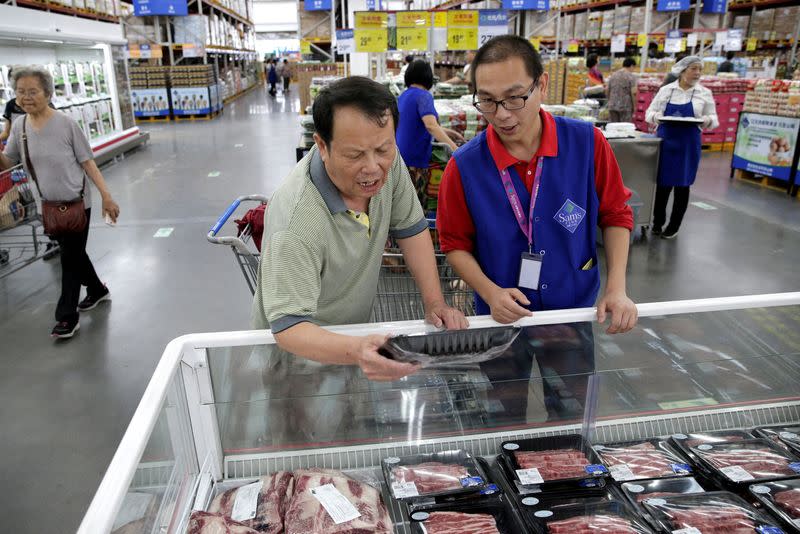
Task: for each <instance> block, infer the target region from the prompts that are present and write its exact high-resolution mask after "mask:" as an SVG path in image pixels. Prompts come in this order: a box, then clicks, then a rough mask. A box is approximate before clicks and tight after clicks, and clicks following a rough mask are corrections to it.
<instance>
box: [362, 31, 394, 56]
mask: <svg viewBox="0 0 800 534" xmlns="http://www.w3.org/2000/svg"><path fill="white" fill-rule="evenodd" d="M355 41H356V52H386V50H388V45H387V32H386V30H372V29H370V30H356V31H355Z"/></svg>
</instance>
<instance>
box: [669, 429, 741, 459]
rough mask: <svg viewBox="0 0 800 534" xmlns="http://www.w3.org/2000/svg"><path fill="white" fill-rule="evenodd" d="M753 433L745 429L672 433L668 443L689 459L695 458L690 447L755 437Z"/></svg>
mask: <svg viewBox="0 0 800 534" xmlns="http://www.w3.org/2000/svg"><path fill="white" fill-rule="evenodd" d="M755 437H756V436H755V435H754V434H753V433H752V432H748V431H747V430H713V431H711V432H694V433H692V434H673V435H672V436H670V438H669V441H670V443H671V444H672V445H673V446H674V447H675V448H676V449H677V450H678V452H680V453H682V454H683V455H684V456H686V457H687V458H689V459H690V460H691V461H693V462H694V461H695V460H697V458H696V457H695V456H694V454H692V451H691V448H692V447H697V446H698V445H702V444H704V443H712V444H713V443H722V442H724V441H742V440H745V439H755Z"/></svg>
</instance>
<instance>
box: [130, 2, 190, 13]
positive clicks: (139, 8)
mask: <svg viewBox="0 0 800 534" xmlns="http://www.w3.org/2000/svg"><path fill="white" fill-rule="evenodd" d="M133 14H134V15H136V16H137V17H147V16H150V15H171V16H174V17H180V16H186V15H188V14H189V6H188V4H187V0H133Z"/></svg>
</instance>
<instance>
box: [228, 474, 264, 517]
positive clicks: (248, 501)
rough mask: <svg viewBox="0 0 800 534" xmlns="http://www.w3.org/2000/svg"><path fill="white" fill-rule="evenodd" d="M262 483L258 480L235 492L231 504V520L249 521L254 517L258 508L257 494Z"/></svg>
mask: <svg viewBox="0 0 800 534" xmlns="http://www.w3.org/2000/svg"><path fill="white" fill-rule="evenodd" d="M263 485H264V482H263V481H261V480H259V481H258V482H254V483H252V484H248V485H247V486H242V487H241V488H239V489H238V490H236V500H235V501H234V502H233V511H232V512H231V519H233V520H234V521H249V520H250V519H253V518H254V517H255V516H256V509H257V508H258V494H259V493H261V486H263Z"/></svg>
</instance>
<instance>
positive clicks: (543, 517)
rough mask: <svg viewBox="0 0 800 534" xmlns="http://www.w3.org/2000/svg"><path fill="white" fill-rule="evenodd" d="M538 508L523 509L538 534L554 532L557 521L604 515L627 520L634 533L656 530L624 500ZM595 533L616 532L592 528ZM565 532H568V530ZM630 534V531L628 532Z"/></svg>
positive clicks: (527, 519) (524, 516)
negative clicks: (553, 526) (551, 525)
mask: <svg viewBox="0 0 800 534" xmlns="http://www.w3.org/2000/svg"><path fill="white" fill-rule="evenodd" d="M535 508H536V507H526V506H523V507H522V508H521V510H520V511H521V512H522V516H523V518H524V520H525V522H526V523H527V524H528V525H529V526H531V527H533V530H534V531H535V532H536V533H537V534H548V533H550V532H552V530H551V527H550V526H549V525H550V524H551V523H554V522H556V521H564V520H568V519H571V518H575V517H581V516H587V515H590V516H594V515H604V516H614V517H621V518H623V519H625V520H627V521H628V522H629V523H630V526H631V528H632V529H633V532H636V533H637V534H653V533H654V530H653V529H652V528H651V527H650V526H649V525H648V524H647V523H646V522H645V521H644V520H643V519H642V518H641V517H639V516H638V515H637V514H636V513H634V511H633V510H631V509H630V508H629V507H628V505H627V504H626V503H625V502H624V501H622V500H615V501H610V502H600V503H585V504H576V505H572V506H555V507H553V508H550V509H546V508H539V509H535ZM590 528H591V529H592V531H593V532H598V533H603V532H605V533H613V532H614V530H604V529H601V528H599V527H598V526H594V527H592V526H590ZM564 532H567V531H566V530H565V531H564ZM626 532H630V531H626Z"/></svg>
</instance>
